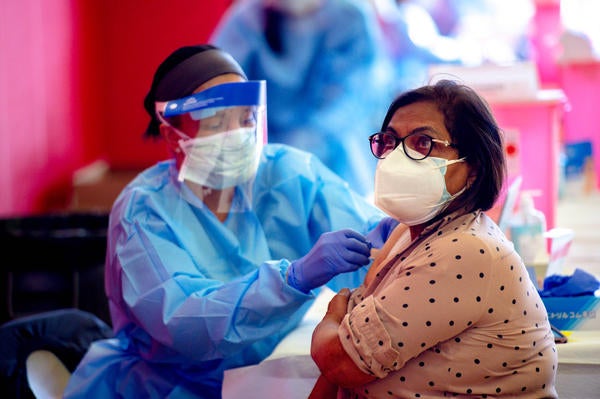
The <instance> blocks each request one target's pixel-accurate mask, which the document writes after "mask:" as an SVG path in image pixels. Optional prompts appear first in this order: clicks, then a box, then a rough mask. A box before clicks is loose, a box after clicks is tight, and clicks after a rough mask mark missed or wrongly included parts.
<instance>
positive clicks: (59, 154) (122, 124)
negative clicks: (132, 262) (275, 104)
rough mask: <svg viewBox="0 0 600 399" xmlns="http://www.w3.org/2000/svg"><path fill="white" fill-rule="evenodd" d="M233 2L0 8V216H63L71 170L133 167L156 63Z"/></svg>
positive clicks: (16, 3) (33, 0)
mask: <svg viewBox="0 0 600 399" xmlns="http://www.w3.org/2000/svg"><path fill="white" fill-rule="evenodd" d="M231 2H232V0H211V1H198V0H173V1H164V0H125V1H123V0H119V1H117V0H103V1H77V0H53V1H51V2H49V1H44V0H7V1H2V2H0V140H1V141H0V187H2V190H0V216H14V215H28V214H36V213H43V212H49V211H55V210H61V209H64V208H65V206H66V205H67V204H68V202H69V199H70V193H71V191H70V189H71V179H72V174H73V171H74V170H76V169H78V168H80V167H82V166H85V165H86V164H88V163H90V162H93V161H94V160H97V159H105V160H107V161H108V163H109V164H110V165H111V167H114V168H117V169H119V168H122V169H129V168H140V167H145V166H148V165H150V164H152V163H154V162H155V161H157V160H159V159H162V158H163V157H164V153H163V147H162V144H160V143H151V142H146V141H144V140H143V139H142V133H143V131H144V129H145V125H146V123H147V117H146V115H145V114H144V110H143V106H142V101H143V98H144V95H145V94H146V90H147V89H148V87H149V85H150V82H151V79H152V74H153V72H154V70H155V68H156V66H157V64H158V63H159V62H160V61H161V60H162V59H163V58H164V57H165V56H166V55H168V53H169V52H171V51H172V50H173V49H175V48H176V47H178V46H181V45H185V44H195V43H200V42H204V41H206V40H207V39H208V37H209V35H210V33H211V32H212V30H213V29H214V27H215V25H216V24H217V22H218V20H219V18H220V16H221V15H222V13H223V12H224V10H225V9H226V8H227V7H228V5H229V4H230V3H231Z"/></svg>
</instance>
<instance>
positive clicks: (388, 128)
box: [311, 80, 558, 398]
mask: <svg viewBox="0 0 600 399" xmlns="http://www.w3.org/2000/svg"><path fill="white" fill-rule="evenodd" d="M370 142H371V150H372V152H373V155H375V156H376V157H377V158H379V163H378V165H377V170H376V174H375V202H376V204H377V205H378V206H379V207H380V208H381V209H383V210H384V211H385V212H386V213H388V214H389V215H390V216H393V217H394V218H395V219H397V220H398V221H399V222H400V223H401V224H400V225H399V226H398V227H396V229H395V230H394V231H393V233H392V235H391V236H390V238H389V239H388V241H387V242H386V245H385V246H384V247H383V248H382V250H381V252H380V253H379V254H378V256H377V259H376V260H375V261H374V263H373V265H372V267H371V269H370V270H369V273H368V274H367V276H366V277H365V280H364V283H363V284H362V285H361V286H360V287H358V288H357V289H356V290H354V291H353V292H350V291H349V290H346V289H345V290H342V291H341V292H340V293H339V294H337V295H336V296H335V297H334V298H333V299H332V300H331V302H330V304H329V308H328V312H327V314H326V315H325V317H324V318H323V320H322V321H321V322H320V323H319V324H318V325H317V327H316V329H315V331H314V333H313V338H312V346H311V355H312V357H313V359H314V361H315V362H316V364H317V365H318V367H319V369H320V371H321V373H322V376H321V377H320V378H319V379H318V381H317V383H316V385H315V387H314V388H313V392H312V393H311V398H318V397H328V398H331V397H333V398H335V397H337V398H340V397H343V398H346V397H352V398H382V397H385V398H408V397H411V398H414V397H420V398H424V397H427V398H441V397H449V396H451V397H463V398H465V397H478V398H480V397H483V398H485V397H516V396H518V397H520V398H542V397H543V398H556V397H557V393H556V389H555V377H556V371H557V366H558V358H557V352H556V347H555V344H554V339H553V336H552V331H551V328H550V323H549V321H548V315H547V312H546V309H545V307H544V304H543V302H542V300H541V298H540V296H539V295H538V292H537V290H536V288H535V286H534V284H533V283H532V282H531V281H530V279H529V276H528V273H527V270H526V268H525V266H524V265H523V262H522V260H521V259H520V257H519V255H518V254H517V253H516V252H515V250H514V248H513V245H512V243H511V242H510V241H509V240H508V239H507V238H506V237H505V236H504V234H503V233H502V231H501V230H500V229H499V228H498V226H497V225H496V224H495V223H494V222H493V221H492V220H491V219H490V218H489V217H488V216H486V214H485V213H484V212H485V211H486V210H488V209H490V208H491V207H492V205H493V204H494V202H495V201H496V199H497V197H498V194H499V192H500V190H501V188H502V185H503V182H504V177H505V174H506V172H505V159H504V152H503V143H502V135H501V131H500V129H499V127H498V125H497V123H496V121H495V119H494V117H493V115H492V114H491V112H490V110H489V107H488V106H487V104H486V103H485V101H483V100H482V99H481V98H480V97H479V96H478V95H477V94H476V93H475V92H474V91H473V90H471V89H470V88H468V87H466V86H464V85H461V84H458V83H456V82H453V81H447V80H446V81H444V80H442V81H440V82H438V83H436V84H434V85H431V86H425V87H421V88H417V89H415V90H412V91H408V92H406V93H404V94H402V95H400V96H399V97H398V98H396V100H394V101H393V102H392V104H391V106H390V108H389V110H388V113H387V115H386V117H385V119H384V121H383V125H382V129H381V132H378V133H375V134H374V135H372V136H371V137H370ZM336 395H337V396H336Z"/></svg>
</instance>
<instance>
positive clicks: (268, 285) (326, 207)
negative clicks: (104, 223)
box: [65, 144, 384, 399]
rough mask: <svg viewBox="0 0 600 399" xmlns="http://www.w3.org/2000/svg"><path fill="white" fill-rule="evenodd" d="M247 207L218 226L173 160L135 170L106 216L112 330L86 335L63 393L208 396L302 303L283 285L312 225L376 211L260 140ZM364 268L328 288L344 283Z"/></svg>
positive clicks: (340, 224)
mask: <svg viewBox="0 0 600 399" xmlns="http://www.w3.org/2000/svg"><path fill="white" fill-rule="evenodd" d="M252 202H253V210H252V211H248V212H245V213H231V214H230V215H229V217H228V218H227V219H226V220H225V222H224V223H221V222H220V221H219V220H218V219H217V218H216V217H215V216H214V214H213V213H212V212H210V211H209V210H207V209H206V208H205V207H204V206H203V204H202V202H200V201H199V200H198V198H197V197H195V196H194V195H193V194H192V193H191V191H189V189H188V188H187V186H185V185H182V184H181V183H179V182H178V181H177V169H176V167H175V163H174V161H164V162H161V163H158V164H157V165H155V166H153V167H151V168H149V169H147V170H146V171H144V172H142V173H141V174H140V175H139V176H138V177H137V178H135V179H134V180H133V181H132V182H131V183H130V184H129V185H128V186H127V187H126V188H125V189H124V190H123V192H122V193H121V194H120V196H119V197H118V198H117V200H116V202H115V204H114V206H113V209H112V211H111V214H110V225H109V237H108V249H107V257H106V281H105V283H106V291H107V294H108V299H109V303H110V310H111V316H112V321H113V328H114V330H115V334H116V338H114V339H108V340H102V341H98V342H96V343H94V344H93V345H92V347H91V348H90V350H89V351H88V353H87V354H86V356H85V357H84V359H83V360H82V362H81V363H80V365H79V367H78V368H77V370H76V371H75V372H74V374H73V376H72V378H71V380H70V382H69V385H68V387H67V392H66V395H65V397H66V398H74V397H81V398H86V399H90V398H110V397H123V398H137V397H144V398H148V397H150V398H161V399H163V398H219V397H220V395H221V385H222V380H223V372H224V370H225V369H229V368H234V367H239V366H244V365H250V364H255V363H258V362H260V361H261V360H263V359H264V358H265V357H267V356H268V355H269V354H270V353H271V352H272V350H273V349H274V348H275V346H276V345H277V344H278V343H279V342H280V340H281V339H282V338H283V337H284V336H285V335H286V334H287V333H288V332H289V331H290V330H292V329H293V328H294V327H295V326H297V324H298V323H299V321H300V320H301V318H302V316H303V315H304V313H305V312H306V310H307V309H308V307H309V306H310V305H311V303H312V300H313V299H314V298H315V295H316V294H317V293H316V292H310V293H309V294H304V293H302V292H300V291H298V290H296V289H294V288H292V287H290V286H288V285H287V284H286V282H285V273H286V270H287V268H288V266H289V264H290V261H292V260H295V259H298V258H300V257H302V256H303V255H305V254H306V253H308V251H309V250H310V249H311V248H312V246H313V245H314V244H315V243H316V241H317V239H318V238H319V236H320V235H321V233H323V232H327V231H331V230H337V229H341V228H345V227H350V228H354V229H356V230H357V231H359V232H361V233H363V234H365V233H367V232H368V231H369V230H371V229H372V228H373V227H374V226H375V225H376V224H377V222H378V221H379V220H380V219H381V218H382V217H383V216H384V215H383V214H382V213H381V212H380V211H379V210H377V209H376V208H375V207H373V206H372V205H371V204H369V203H368V202H366V201H365V200H364V199H362V197H360V196H357V195H356V194H354V193H353V192H351V191H350V189H349V187H348V184H347V183H345V182H343V181H342V180H341V179H340V178H339V177H337V176H336V175H334V174H333V173H332V172H331V171H330V170H328V169H327V168H325V167H324V165H323V164H322V163H321V162H320V161H318V160H317V158H316V157H314V156H313V155H310V154H307V153H304V152H300V151H298V150H296V149H293V148H291V147H287V146H281V145H276V144H273V145H267V146H265V148H264V150H263V157H262V159H261V164H260V166H259V169H258V172H257V177H256V180H255V183H254V186H253V196H252ZM365 269H366V268H362V269H360V270H359V272H355V273H349V274H345V275H339V276H337V277H336V278H334V279H333V280H332V281H330V284H328V285H329V286H330V288H332V289H334V290H339V289H341V288H342V287H344V286H347V287H355V286H357V285H358V284H359V283H360V282H361V281H362V279H363V277H364V274H365V273H366V270H365Z"/></svg>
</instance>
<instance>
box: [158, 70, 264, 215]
mask: <svg viewBox="0 0 600 399" xmlns="http://www.w3.org/2000/svg"><path fill="white" fill-rule="evenodd" d="M156 113H157V116H158V118H159V120H160V121H161V122H162V123H164V124H166V125H169V126H170V127H171V128H172V129H173V131H175V132H176V134H178V135H179V147H180V148H181V150H182V151H183V153H184V154H185V158H184V160H183V163H182V165H181V167H180V169H179V175H178V179H179V181H184V180H187V181H190V182H192V183H195V184H197V185H200V186H202V195H201V197H202V198H201V199H202V200H203V201H205V202H206V199H207V198H206V196H208V195H210V196H212V197H214V198H213V199H215V198H217V199H218V200H219V201H218V202H219V204H221V203H222V204H223V205H227V208H229V209H221V208H222V207H221V206H220V207H219V208H220V209H219V211H223V212H225V211H229V212H231V211H240V210H243V209H247V207H248V206H249V204H250V203H251V201H250V200H251V198H250V194H251V192H252V191H251V188H252V182H253V180H254V176H255V175H256V170H257V169H258V164H259V161H260V156H261V153H262V147H263V145H264V143H265V142H266V137H267V123H266V83H265V81H247V82H235V83H225V84H221V85H218V86H214V87H211V88H209V89H206V90H203V91H201V92H199V93H196V94H193V95H191V96H188V97H184V98H180V99H177V100H172V101H167V102H157V103H156ZM231 187H236V188H237V190H236V193H235V195H234V199H233V203H231V204H230V201H229V198H230V197H229V196H228V197H227V200H226V198H225V197H223V198H219V196H221V195H223V194H224V193H223V190H224V189H227V188H231ZM223 201H224V202H223Z"/></svg>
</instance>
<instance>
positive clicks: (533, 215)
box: [510, 191, 547, 266]
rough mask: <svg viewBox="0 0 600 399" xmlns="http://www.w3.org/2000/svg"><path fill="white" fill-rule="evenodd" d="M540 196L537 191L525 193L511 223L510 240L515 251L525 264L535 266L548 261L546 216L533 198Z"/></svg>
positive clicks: (522, 194)
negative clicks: (536, 206)
mask: <svg viewBox="0 0 600 399" xmlns="http://www.w3.org/2000/svg"><path fill="white" fill-rule="evenodd" d="M534 195H539V193H538V192H535V191H523V192H522V193H521V201H520V203H519V209H518V211H517V212H516V213H515V215H514V216H513V218H512V220H511V223H510V238H511V240H512V242H513V244H514V245H515V250H516V251H517V253H518V254H519V255H521V258H522V259H523V263H525V265H528V266H533V265H535V264H536V263H540V262H544V261H546V260H547V259H546V258H547V253H546V239H545V236H544V234H545V232H546V216H545V215H544V213H543V212H542V211H540V210H538V209H536V208H535V204H534V202H533V196H534Z"/></svg>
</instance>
